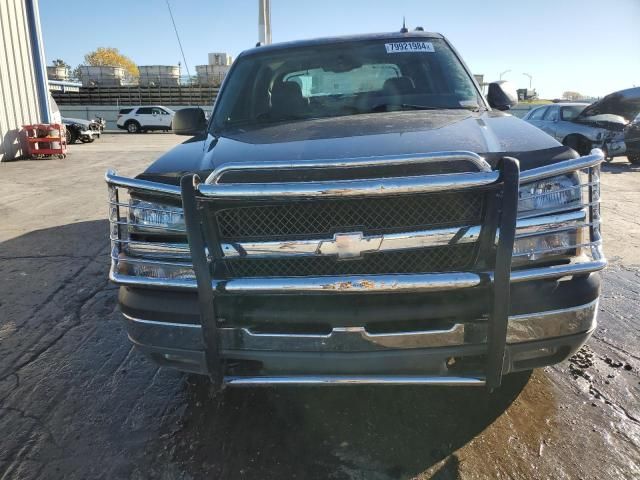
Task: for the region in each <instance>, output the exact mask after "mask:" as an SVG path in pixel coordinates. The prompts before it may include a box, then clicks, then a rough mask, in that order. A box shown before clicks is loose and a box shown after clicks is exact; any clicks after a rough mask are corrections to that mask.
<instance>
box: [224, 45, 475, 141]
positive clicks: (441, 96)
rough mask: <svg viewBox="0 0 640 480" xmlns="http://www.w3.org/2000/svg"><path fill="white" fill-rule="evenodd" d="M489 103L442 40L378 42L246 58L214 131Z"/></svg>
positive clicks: (233, 75)
mask: <svg viewBox="0 0 640 480" xmlns="http://www.w3.org/2000/svg"><path fill="white" fill-rule="evenodd" d="M483 105H484V104H483V103H482V100H481V98H480V96H479V94H478V92H477V90H476V88H475V86H474V84H473V82H472V80H471V78H470V76H469V75H468V73H467V72H466V70H465V69H464V67H463V66H462V64H461V62H460V60H459V59H458V58H457V56H456V55H455V54H454V52H453V51H452V50H451V49H450V48H449V46H448V45H447V44H446V43H445V42H444V41H443V40H441V39H436V38H424V39H423V38H421V39H420V40H419V41H416V40H415V39H414V40H413V41H406V40H376V41H360V42H351V43H339V44H332V45H320V46H310V47H300V48H291V49H286V50H278V51H273V52H268V51H267V52H266V53H264V54H261V53H257V54H254V55H250V56H247V57H241V58H239V59H238V60H237V63H236V65H235V66H234V68H233V70H232V72H231V74H230V77H229V80H228V81H227V84H226V87H225V88H224V89H223V92H222V93H221V97H220V99H219V101H218V104H217V106H216V111H215V113H214V122H213V125H214V128H215V129H216V130H224V129H227V128H234V127H243V128H246V127H252V126H260V125H268V124H272V123H278V122H295V121H300V120H304V119H309V118H326V117H337V116H344V115H357V114H365V113H378V112H387V111H401V110H416V109H462V108H467V109H477V108H479V107H480V106H483Z"/></svg>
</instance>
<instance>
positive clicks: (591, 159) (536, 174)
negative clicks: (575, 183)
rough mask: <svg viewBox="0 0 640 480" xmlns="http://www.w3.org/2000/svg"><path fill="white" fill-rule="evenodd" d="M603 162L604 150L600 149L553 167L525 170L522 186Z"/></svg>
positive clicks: (521, 179)
mask: <svg viewBox="0 0 640 480" xmlns="http://www.w3.org/2000/svg"><path fill="white" fill-rule="evenodd" d="M603 161H604V154H603V153H602V150H600V149H599V148H594V149H593V150H591V153H590V154H589V155H585V156H584V157H579V158H574V159H571V160H564V161H562V162H558V163H552V164H551V165H545V166H543V167H538V168H532V169H530V170H524V171H522V172H521V173H520V184H523V183H528V182H534V181H536V180H540V179H541V178H547V177H552V176H556V175H562V174H564V173H569V172H573V171H575V170H582V169H585V168H590V167H595V166H596V165H599V164H600V163H602V162H603Z"/></svg>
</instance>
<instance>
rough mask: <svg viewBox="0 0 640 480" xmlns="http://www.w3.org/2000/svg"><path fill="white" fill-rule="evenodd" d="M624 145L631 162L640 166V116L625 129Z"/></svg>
mask: <svg viewBox="0 0 640 480" xmlns="http://www.w3.org/2000/svg"><path fill="white" fill-rule="evenodd" d="M624 143H625V145H626V147H627V151H626V154H627V158H628V159H629V162H631V163H633V164H635V165H640V114H638V115H636V118H635V119H634V120H633V122H631V123H629V125H627V127H626V128H625V133H624Z"/></svg>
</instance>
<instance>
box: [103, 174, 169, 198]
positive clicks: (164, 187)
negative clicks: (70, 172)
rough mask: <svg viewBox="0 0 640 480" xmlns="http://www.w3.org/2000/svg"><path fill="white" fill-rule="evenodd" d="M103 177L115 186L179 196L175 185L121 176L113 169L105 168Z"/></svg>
mask: <svg viewBox="0 0 640 480" xmlns="http://www.w3.org/2000/svg"><path fill="white" fill-rule="evenodd" d="M104 179H105V181H106V182H107V183H108V184H109V185H113V186H116V187H124V188H129V189H133V190H145V191H149V192H153V193H163V194H167V195H176V196H178V197H179V196H180V187H179V186H177V185H168V184H166V183H159V182H150V181H148V180H139V179H137V178H127V177H121V176H119V175H117V174H116V172H115V170H107V173H106V174H105V177H104Z"/></svg>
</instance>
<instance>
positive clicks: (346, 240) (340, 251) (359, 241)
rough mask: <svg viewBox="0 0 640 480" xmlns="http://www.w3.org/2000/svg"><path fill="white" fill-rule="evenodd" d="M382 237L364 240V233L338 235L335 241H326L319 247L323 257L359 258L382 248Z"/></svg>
mask: <svg viewBox="0 0 640 480" xmlns="http://www.w3.org/2000/svg"><path fill="white" fill-rule="evenodd" d="M381 243H382V236H379V237H369V238H363V236H362V232H352V233H336V234H335V235H334V236H333V240H324V241H323V242H322V243H320V245H319V246H318V253H320V254H322V255H337V256H338V258H358V257H360V256H362V254H363V253H365V252H372V251H375V250H378V249H379V248H380V244H381Z"/></svg>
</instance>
